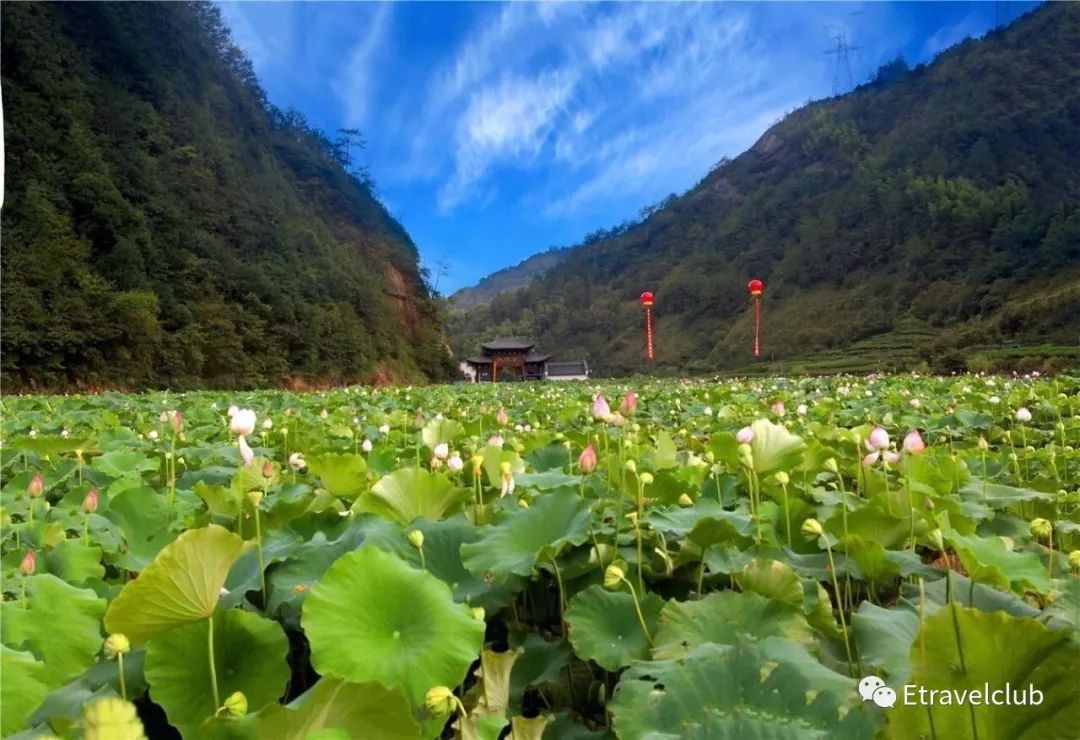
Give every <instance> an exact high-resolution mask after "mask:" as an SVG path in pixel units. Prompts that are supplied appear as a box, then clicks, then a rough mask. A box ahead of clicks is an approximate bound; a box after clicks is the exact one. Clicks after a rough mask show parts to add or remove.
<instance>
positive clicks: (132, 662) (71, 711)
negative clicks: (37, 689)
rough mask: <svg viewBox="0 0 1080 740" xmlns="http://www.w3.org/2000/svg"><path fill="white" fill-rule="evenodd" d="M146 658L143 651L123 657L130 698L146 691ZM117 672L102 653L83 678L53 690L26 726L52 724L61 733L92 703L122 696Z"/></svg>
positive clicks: (115, 667) (113, 664) (125, 679)
mask: <svg viewBox="0 0 1080 740" xmlns="http://www.w3.org/2000/svg"><path fill="white" fill-rule="evenodd" d="M145 658H146V650H144V649H139V650H133V651H131V652H130V653H128V654H127V655H125V656H124V681H125V687H126V689H127V692H128V696H132V697H134V696H139V695H140V694H142V693H143V692H144V691H145V690H146V680H145V677H144V675H143V662H144V659H145ZM118 673H119V670H118V664H117V661H115V660H109V659H108V658H106V657H105V656H104V654H102V655H101V656H100V657H99V658H98V660H97V662H96V663H94V665H92V666H91V667H90V668H89V670H87V671H86V672H85V673H83V674H82V675H81V676H79V677H77V678H75V679H73V680H72V681H70V682H68V683H66V684H64V685H63V686H61V687H59V688H57V689H53V690H52V691H50V692H49V695H48V696H46V697H45V701H44V702H42V703H41V706H39V707H38V708H37V710H36V711H35V712H34V713H33V714H32V715H31V716H30V720H29V722H28V723H27V724H29V725H30V726H31V727H33V726H36V725H44V724H49V725H51V726H52V727H53V729H54V730H60V729H61V726H62V725H63V724H64V723H69V724H71V725H74V724H75V723H76V722H78V721H79V718H80V717H81V716H82V711H83V707H85V706H86V705H87V704H88V703H89V702H91V701H94V700H95V699H101V698H103V697H106V696H119V695H120V681H119V677H118Z"/></svg>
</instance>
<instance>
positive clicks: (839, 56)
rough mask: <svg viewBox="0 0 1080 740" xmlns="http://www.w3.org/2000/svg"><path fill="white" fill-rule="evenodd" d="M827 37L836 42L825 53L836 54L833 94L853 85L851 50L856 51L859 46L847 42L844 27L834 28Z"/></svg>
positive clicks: (848, 88) (837, 93)
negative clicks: (834, 45) (833, 46)
mask: <svg viewBox="0 0 1080 740" xmlns="http://www.w3.org/2000/svg"><path fill="white" fill-rule="evenodd" d="M828 38H829V41H832V42H834V43H835V44H836V48H835V49H828V50H826V51H825V53H826V54H829V55H834V54H835V55H836V66H835V67H833V81H832V91H833V95H839V94H840V93H842V92H845V91H847V90H850V89H851V88H853V87H854V86H855V82H854V80H853V79H852V76H851V52H853V51H858V50H859V49H860V48H861V47H858V46H854V45H852V44H849V43H848V41H847V31H846V30H845V29H844V28H839V27H836V28H834V29H833V30H832V32H831V35H830V36H829V37H828ZM845 83H846V85H845Z"/></svg>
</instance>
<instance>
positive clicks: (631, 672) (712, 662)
mask: <svg viewBox="0 0 1080 740" xmlns="http://www.w3.org/2000/svg"><path fill="white" fill-rule="evenodd" d="M763 650H764V648H763V647H762V646H759V645H755V644H752V643H749V642H746V641H744V640H743V639H741V638H740V639H739V640H738V641H737V642H736V644H735V646H734V647H720V646H706V647H705V648H704V649H699V650H698V651H696V652H695V653H694V654H693V655H691V656H689V657H687V658H685V659H683V660H668V661H653V662H647V663H641V664H638V665H636V666H633V667H631V668H630V669H628V670H627V671H626V673H624V674H623V676H622V678H621V679H620V681H619V685H618V688H616V690H615V697H614V699H613V700H612V703H611V705H610V706H611V711H612V715H613V716H614V724H615V732H616V734H617V735H618V737H619V738H621V739H622V740H644V738H650V739H651V738H656V739H657V740H659V739H660V738H665V739H666V738H671V739H672V740H674V738H692V739H695V740H696V739H700V740H728V739H729V738H730V740H745V739H746V738H770V740H788V739H790V740H806V739H808V738H820V739H821V740H826V739H827V738H829V739H831V738H840V739H842V740H846V739H848V738H852V739H858V740H863V739H865V740H870V738H873V737H874V735H875V728H874V724H873V721H872V720H871V719H870V718H869V717H868V716H867V715H866V714H864V713H863V712H862V711H860V710H858V709H856V710H854V711H849V712H847V713H846V714H844V715H843V716H841V700H840V699H839V698H838V696H837V695H836V694H835V693H834V692H832V691H830V690H822V689H821V687H820V686H818V685H817V684H815V683H814V682H812V681H811V680H809V679H807V678H806V677H805V676H804V675H803V674H802V673H801V672H800V671H799V670H798V669H797V668H795V667H793V666H792V665H791V664H790V663H788V662H786V661H783V660H780V661H778V662H776V665H775V667H771V670H770V666H771V664H772V663H773V662H774V661H773V660H772V659H770V658H769V657H768V656H766V655H765V654H764V652H763ZM853 689H854V682H852V693H854V691H853ZM811 692H817V693H816V696H815V697H814V698H813V699H812V700H811V699H808V696H810V695H811ZM856 697H857V695H856Z"/></svg>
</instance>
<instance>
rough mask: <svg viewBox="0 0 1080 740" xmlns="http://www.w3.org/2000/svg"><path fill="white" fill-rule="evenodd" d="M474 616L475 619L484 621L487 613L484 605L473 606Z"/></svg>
mask: <svg viewBox="0 0 1080 740" xmlns="http://www.w3.org/2000/svg"><path fill="white" fill-rule="evenodd" d="M472 616H473V619H475V620H476V621H477V622H483V621H484V617H485V616H486V614H485V612H484V607H482V606H474V607H473V608H472Z"/></svg>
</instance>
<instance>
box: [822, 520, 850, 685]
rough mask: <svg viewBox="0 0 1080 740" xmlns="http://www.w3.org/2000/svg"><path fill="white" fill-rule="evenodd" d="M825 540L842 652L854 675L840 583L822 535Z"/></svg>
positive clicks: (830, 548)
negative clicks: (842, 639) (838, 616)
mask: <svg viewBox="0 0 1080 740" xmlns="http://www.w3.org/2000/svg"><path fill="white" fill-rule="evenodd" d="M822 539H824V540H825V552H826V553H828V555H829V573H830V574H831V575H832V582H833V590H834V591H835V592H836V611H837V613H839V615H840V630H841V631H842V632H843V633H844V652H845V653H846V654H847V662H848V670H849V671H850V672H851V673H852V675H854V673H855V661H854V660H852V657H851V641H850V639H849V638H848V629H847V620H846V619H845V617H844V605H843V603H841V601H840V583H839V582H838V581H837V579H836V563H835V561H833V554H832V545H830V544H829V538H828V537H823V538H822Z"/></svg>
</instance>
